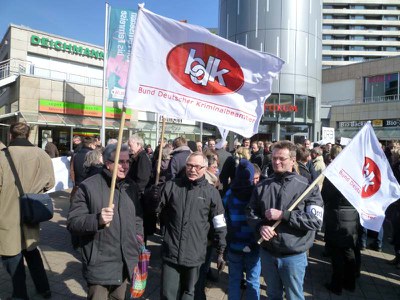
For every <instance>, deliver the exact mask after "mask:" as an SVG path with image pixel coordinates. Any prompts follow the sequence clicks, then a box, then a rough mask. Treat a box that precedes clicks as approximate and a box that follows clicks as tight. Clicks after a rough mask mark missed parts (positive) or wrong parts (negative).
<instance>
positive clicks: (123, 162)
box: [108, 159, 129, 165]
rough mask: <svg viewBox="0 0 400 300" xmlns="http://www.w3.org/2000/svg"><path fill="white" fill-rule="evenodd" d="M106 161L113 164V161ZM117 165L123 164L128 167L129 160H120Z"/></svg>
mask: <svg viewBox="0 0 400 300" xmlns="http://www.w3.org/2000/svg"><path fill="white" fill-rule="evenodd" d="M108 161H109V162H111V163H115V161H114V160H112V159H109V160H108ZM118 164H120V165H124V164H125V165H128V164H129V160H121V159H120V160H119V161H118Z"/></svg>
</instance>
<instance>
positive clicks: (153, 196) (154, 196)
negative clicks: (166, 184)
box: [149, 184, 161, 201]
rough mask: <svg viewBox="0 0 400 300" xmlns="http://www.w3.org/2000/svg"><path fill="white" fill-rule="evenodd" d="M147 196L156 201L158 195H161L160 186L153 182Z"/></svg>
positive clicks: (158, 197)
mask: <svg viewBox="0 0 400 300" xmlns="http://www.w3.org/2000/svg"><path fill="white" fill-rule="evenodd" d="M149 196H150V198H151V199H152V200H154V201H158V200H159V199H160V196H161V191H160V187H159V186H158V185H155V184H154V185H153V186H152V187H151V188H150V191H149Z"/></svg>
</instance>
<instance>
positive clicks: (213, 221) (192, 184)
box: [145, 152, 226, 300]
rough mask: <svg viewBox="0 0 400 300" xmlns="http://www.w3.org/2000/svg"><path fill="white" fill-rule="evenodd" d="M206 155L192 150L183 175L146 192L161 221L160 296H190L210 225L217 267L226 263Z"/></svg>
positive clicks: (216, 198)
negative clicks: (215, 245)
mask: <svg viewBox="0 0 400 300" xmlns="http://www.w3.org/2000/svg"><path fill="white" fill-rule="evenodd" d="M207 165H208V160H207V157H206V156H205V155H204V154H203V153H201V152H194V153H191V154H190V155H189V156H188V157H187V159H186V163H185V165H184V170H185V172H184V175H183V176H182V177H175V178H174V179H172V180H170V181H167V182H166V183H165V184H163V185H161V186H153V187H152V188H151V189H150V190H148V191H147V192H146V194H145V197H146V198H148V200H149V202H151V203H152V204H153V207H154V209H155V210H156V211H157V212H158V213H159V214H160V220H161V222H162V224H164V228H165V230H164V239H163V244H162V249H161V256H162V273H161V277H162V279H161V283H162V286H161V299H187V300H189V299H193V298H194V291H195V284H196V282H197V280H198V277H199V270H200V266H201V265H202V264H203V263H204V262H205V258H206V249H207V243H208V236H207V235H208V232H209V230H210V227H211V226H213V229H214V241H215V242H216V244H217V253H218V260H217V267H218V269H219V270H220V271H222V269H223V268H224V266H225V261H224V259H223V252H224V249H225V246H226V241H225V236H226V223H225V218H224V208H223V205H222V201H221V197H220V195H219V193H218V191H217V189H216V188H214V187H213V186H212V185H210V184H209V183H208V181H207V180H206V178H205V172H206V167H207Z"/></svg>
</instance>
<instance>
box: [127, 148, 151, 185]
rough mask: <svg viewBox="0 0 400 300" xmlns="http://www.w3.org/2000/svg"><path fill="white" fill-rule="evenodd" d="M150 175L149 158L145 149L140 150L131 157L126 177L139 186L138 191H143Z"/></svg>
mask: <svg viewBox="0 0 400 300" xmlns="http://www.w3.org/2000/svg"><path fill="white" fill-rule="evenodd" d="M150 176H151V160H150V158H149V156H148V155H147V153H146V151H144V150H142V151H140V152H139V153H138V155H137V156H136V157H135V158H133V159H132V163H131V166H130V168H129V171H128V177H129V178H130V179H132V180H133V181H134V182H135V183H136V184H137V186H138V188H139V193H143V192H144V190H145V188H146V186H147V184H148V183H149V181H150Z"/></svg>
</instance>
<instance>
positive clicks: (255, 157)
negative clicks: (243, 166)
mask: <svg viewBox="0 0 400 300" xmlns="http://www.w3.org/2000/svg"><path fill="white" fill-rule="evenodd" d="M250 161H251V163H253V164H256V165H258V166H259V167H260V169H261V170H262V167H263V161H264V150H263V149H260V150H258V152H253V153H252V154H251V157H250Z"/></svg>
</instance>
